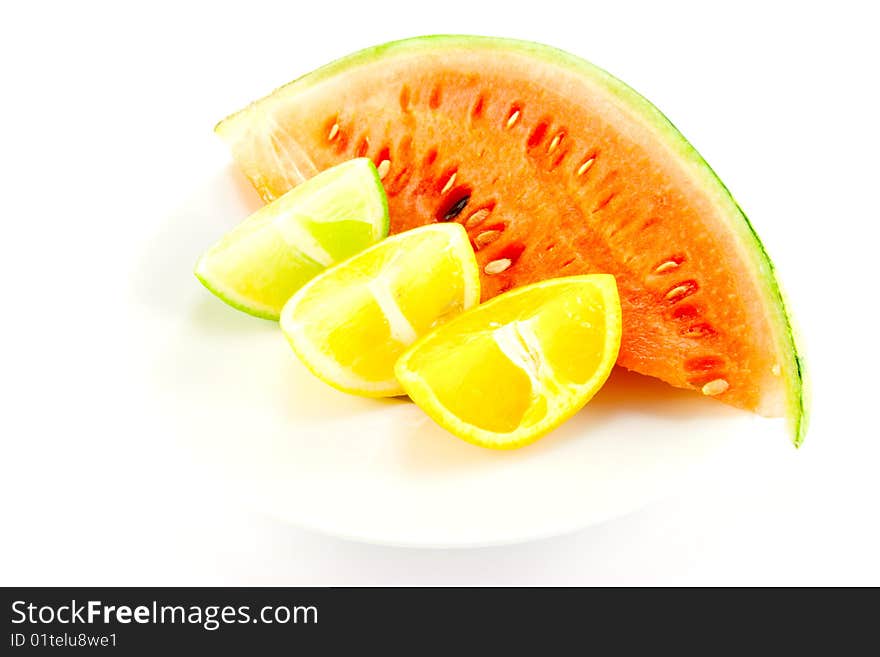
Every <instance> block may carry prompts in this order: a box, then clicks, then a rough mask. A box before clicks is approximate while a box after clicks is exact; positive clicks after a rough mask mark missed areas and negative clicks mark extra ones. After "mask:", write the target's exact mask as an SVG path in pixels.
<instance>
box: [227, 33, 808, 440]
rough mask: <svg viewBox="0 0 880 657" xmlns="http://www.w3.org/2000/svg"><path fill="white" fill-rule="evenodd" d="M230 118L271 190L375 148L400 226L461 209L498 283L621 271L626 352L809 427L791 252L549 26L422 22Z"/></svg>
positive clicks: (234, 136)
mask: <svg viewBox="0 0 880 657" xmlns="http://www.w3.org/2000/svg"><path fill="white" fill-rule="evenodd" d="M217 132H218V133H219V134H220V135H221V137H223V138H224V139H225V140H226V141H227V142H228V143H229V145H230V147H231V148H232V152H233V155H234V157H235V159H236V161H237V163H238V165H239V166H240V168H241V169H242V171H243V172H244V173H245V174H246V175H247V176H248V177H249V178H250V180H251V181H252V182H253V184H254V186H255V187H256V189H257V190H258V192H259V193H260V195H261V196H262V198H263V199H264V200H265V201H267V202H268V201H270V200H272V199H275V198H277V197H278V196H280V195H281V194H283V193H284V192H285V191H287V190H288V189H290V188H291V187H292V186H294V185H296V184H298V183H299V182H301V181H303V180H305V179H306V178H308V177H310V176H312V175H314V174H315V173H317V172H318V171H321V170H323V169H326V168H327V167H330V166H332V165H334V164H338V163H339V162H342V161H344V160H348V159H350V158H353V157H358V156H367V157H370V158H372V159H373V160H374V162H375V163H376V166H377V167H378V168H379V171H380V174H381V175H382V178H383V184H384V186H385V190H386V192H387V195H388V204H389V212H390V217H391V230H392V232H400V231H402V230H406V229H409V228H413V227H415V226H419V225H422V224H426V223H431V222H438V221H458V222H461V223H462V224H464V226H465V227H466V228H467V229H468V232H469V234H470V236H471V240H472V244H473V246H474V249H475V251H476V254H477V259H478V261H479V263H480V266H481V268H482V271H483V274H482V280H481V282H482V287H483V298H484V299H486V298H489V297H492V296H495V295H497V294H499V293H501V292H504V291H505V290H508V289H510V288H512V287H516V286H519V285H523V284H527V283H531V282H534V281H538V280H542V279H546V278H551V277H555V276H564V275H574V274H585V273H597V272H606V273H612V274H614V275H615V277H616V279H617V283H618V286H619V289H620V296H621V303H622V307H623V340H622V344H621V349H620V356H619V359H618V364H619V365H622V366H623V367H626V368H628V369H631V370H634V371H636V372H640V373H642V374H646V375H649V376H654V377H657V378H660V379H662V380H664V381H666V382H668V383H670V384H672V385H674V386H678V387H681V388H690V389H693V390H696V391H698V392H702V393H703V394H705V395H709V396H713V397H717V398H718V399H720V400H722V401H725V402H727V403H729V404H732V405H735V406H738V407H741V408H746V409H750V410H754V411H757V412H759V413H762V414H765V415H773V416H779V415H786V416H788V417H789V419H790V421H791V424H792V428H793V435H794V440H795V443H799V442H800V440H801V438H802V436H803V433H804V430H805V421H804V402H803V381H802V372H801V364H800V361H799V359H798V356H797V352H796V348H795V343H794V339H793V337H792V333H791V329H790V324H789V320H788V317H787V314H786V310H785V307H784V304H783V300H782V296H781V294H780V292H779V288H778V285H777V282H776V279H775V276H774V272H773V267H772V265H771V263H770V261H769V259H768V257H767V255H766V253H765V251H764V249H763V247H762V245H761V243H760V241H759V240H758V238H757V236H756V234H755V233H754V231H753V230H752V227H751V225H750V224H749V223H748V220H747V219H746V218H745V216H744V215H743V213H742V211H741V210H740V208H739V207H738V206H737V204H736V203H735V201H734V200H733V199H732V197H731V196H730V194H729V193H728V191H727V189H726V188H725V187H724V186H723V185H722V184H721V182H720V181H719V180H718V178H717V177H716V176H715V175H714V173H713V172H712V170H711V169H710V168H709V167H708V165H707V164H706V163H705V162H704V161H703V159H702V158H701V157H700V156H699V154H698V153H697V152H696V151H695V150H694V149H693V147H692V146H691V145H690V144H689V143H688V142H687V141H686V140H685V139H684V138H683V137H682V136H681V134H680V133H679V132H678V131H677V130H676V129H675V128H674V127H673V126H672V124H671V123H669V121H668V120H667V119H666V118H665V117H664V116H663V115H662V114H661V113H660V112H659V111H658V110H657V109H656V108H654V106H653V105H651V104H650V103H649V102H648V101H646V100H645V99H644V98H642V97H641V96H639V95H638V94H637V93H636V92H634V91H633V90H632V89H630V88H629V87H627V86H626V85H624V84H623V83H622V82H620V81H619V80H617V79H616V78H613V77H612V76H610V75H609V74H607V73H605V72H604V71H602V70H601V69H598V68H596V67H594V66H592V65H591V64H589V63H587V62H585V61H583V60H580V59H578V58H576V57H574V56H572V55H569V54H567V53H564V52H561V51H558V50H555V49H552V48H549V47H546V46H540V45H537V44H533V43H528V42H521V41H511V40H504V39H492V38H482V37H455V36H440V37H424V38H417V39H409V40H406V41H400V42H394V43H391V44H386V45H383V46H378V47H376V48H372V49H369V50H365V51H362V52H360V53H357V54H354V55H351V56H349V57H347V58H345V59H342V60H339V61H337V62H334V63H332V64H330V65H328V66H326V67H324V68H322V69H318V70H317V71H315V72H313V73H311V74H309V75H306V76H305V77H302V78H300V79H298V80H296V81H294V82H292V83H290V84H288V85H286V86H284V87H281V88H280V89H278V90H276V91H275V92H274V93H272V94H271V95H269V96H267V97H265V98H263V99H261V100H259V101H257V102H255V103H252V104H251V105H249V106H248V107H246V108H245V109H243V110H241V111H240V112H238V113H236V114H234V115H232V116H230V117H229V118H227V119H225V120H224V121H222V122H221V123H220V124H219V125H218V126H217Z"/></svg>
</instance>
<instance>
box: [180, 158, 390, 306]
mask: <svg viewBox="0 0 880 657" xmlns="http://www.w3.org/2000/svg"><path fill="white" fill-rule="evenodd" d="M386 235H388V203H387V200H386V198H385V191H384V190H383V188H382V182H381V181H380V179H379V174H378V172H377V171H376V167H375V165H374V164H373V163H372V161H371V160H369V159H367V158H356V159H354V160H349V161H348V162H344V163H342V164H339V165H337V166H335V167H332V168H330V169H327V170H326V171H323V172H321V173H319V174H318V175H317V176H315V177H314V178H311V179H309V180H307V181H306V182H304V183H302V184H301V185H298V186H296V187H294V188H293V189H292V190H290V191H289V192H287V193H286V194H284V195H283V196H281V197H279V198H278V199H277V200H275V201H273V202H272V203H270V204H269V205H266V206H265V207H263V208H260V209H259V210H257V211H256V212H255V213H254V214H252V215H251V216H250V217H248V218H247V219H245V220H244V222H242V223H241V224H239V225H238V226H236V227H235V228H234V229H233V230H232V231H230V232H229V233H228V234H227V235H226V236H225V237H223V239H221V240H220V241H219V242H218V243H217V244H215V245H214V246H212V247H211V248H210V249H208V250H207V251H206V252H205V254H204V255H202V257H201V258H200V259H199V261H198V263H197V264H196V268H195V274H196V276H197V277H198V279H199V280H200V281H201V282H202V283H203V284H204V285H205V287H207V288H208V289H209V290H210V291H211V292H213V293H214V294H216V295H217V296H218V297H220V298H221V299H222V300H223V301H225V302H226V303H228V304H229V305H230V306H233V307H234V308H238V309H239V310H243V311H244V312H246V313H250V314H251V315H256V316H258V317H265V318H266V319H278V317H279V314H280V312H281V309H282V308H283V307H284V304H285V303H286V302H287V300H288V299H289V298H290V297H291V295H292V294H293V293H294V292H296V290H298V289H299V288H300V287H302V285H303V284H304V283H305V282H306V281H308V280H310V279H312V278H313V277H314V276H316V275H317V274H318V273H320V272H321V271H323V270H324V269H325V268H327V267H328V266H330V265H332V264H334V263H336V262H339V261H341V260H344V259H345V258H347V257H349V256H351V255H354V254H355V253H358V252H359V251H362V250H363V249H365V248H366V247H368V246H371V245H372V244H375V243H376V242H378V241H379V240H381V239H382V238H384V237H385V236H386Z"/></svg>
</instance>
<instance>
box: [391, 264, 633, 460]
mask: <svg viewBox="0 0 880 657" xmlns="http://www.w3.org/2000/svg"><path fill="white" fill-rule="evenodd" d="M620 320H621V317H620V300H619V298H618V294H617V285H616V283H615V280H614V277H613V276H611V275H608V274H592V275H585V276H569V277H565V278H556V279H551V280H547V281H543V282H540V283H535V284H533V285H528V286H526V287H521V288H518V289H516V290H513V291H511V292H506V293H504V294H502V295H500V296H498V297H495V298H494V299H492V300H491V301H488V302H486V303H484V304H483V305H481V306H479V307H477V308H475V309H473V310H471V311H469V312H467V313H464V314H462V315H460V316H459V317H457V318H455V319H454V320H452V321H450V322H449V323H447V324H445V325H443V326H441V327H440V328H438V329H436V330H434V331H432V332H431V333H429V334H428V335H426V336H425V337H423V338H422V339H420V340H419V341H418V342H416V343H415V344H413V346H412V347H410V349H408V350H407V351H406V353H404V354H403V356H401V358H400V360H399V361H398V362H397V366H396V368H395V371H396V374H397V378H398V380H399V381H400V383H401V384H402V385H403V388H404V389H405V390H406V392H407V394H409V396H410V397H411V398H412V400H413V401H414V402H416V403H417V404H418V405H419V406H420V407H421V408H422V409H424V411H425V412H426V413H427V414H428V415H429V416H431V418H433V419H434V421H436V422H437V423H438V424H440V425H441V426H443V427H444V428H446V429H448V430H449V431H451V432H452V433H453V434H455V435H456V436H458V437H459V438H462V439H464V440H466V441H468V442H471V443H474V444H475V445H480V446H482V447H490V448H493V449H513V448H516V447H522V446H523V445H527V444H529V443H531V442H534V441H535V440H537V439H538V438H540V437H541V436H543V435H544V434H546V433H547V432H548V431H550V430H551V429H553V428H555V427H556V426H558V425H559V424H560V423H562V422H563V421H564V420H566V419H567V418H569V417H571V416H572V415H573V414H574V413H575V412H576V411H578V410H579V409H580V408H582V407H583V406H584V404H586V403H587V402H588V401H589V400H590V399H591V398H592V396H593V395H594V394H595V393H596V391H597V390H599V388H601V387H602V384H603V383H604V382H605V380H606V379H607V378H608V375H609V373H610V372H611V368H612V367H613V366H614V362H615V360H616V359H617V352H618V349H619V348H620V333H621V322H620Z"/></svg>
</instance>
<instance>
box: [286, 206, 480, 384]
mask: <svg viewBox="0 0 880 657" xmlns="http://www.w3.org/2000/svg"><path fill="white" fill-rule="evenodd" d="M479 300H480V276H479V269H478V266H477V261H476V258H475V256H474V252H473V249H472V248H471V245H470V241H469V239H468V236H467V232H466V231H465V230H464V228H463V227H462V226H461V224H457V223H448V224H433V225H428V226H423V227H421V228H415V229H413V230H410V231H407V232H404V233H400V234H398V235H394V236H393V237H389V238H388V239H386V240H384V241H382V242H380V243H379V244H377V245H375V246H373V247H371V248H369V249H367V250H366V251H363V252H362V253H359V254H358V255H356V256H354V257H352V258H349V259H348V260H346V261H344V262H342V263H341V264H339V265H336V266H335V267H332V268H330V269H328V270H327V271H325V272H324V273H322V274H320V275H318V276H317V277H315V278H314V279H312V280H311V281H310V282H309V283H307V284H306V285H305V286H303V287H302V288H301V289H300V290H299V291H298V292H297V293H296V294H294V295H293V297H292V298H291V299H290V301H288V303H287V305H286V306H284V310H283V311H282V313H281V329H282V330H283V331H284V334H285V336H286V337H287V339H288V341H289V342H290V344H291V347H292V348H293V350H294V352H295V353H296V354H297V356H299V358H300V360H302V361H303V363H304V364H305V365H306V367H308V368H309V369H310V370H311V371H312V373H313V374H315V376H317V377H318V378H320V379H322V380H323V381H325V382H326V383H328V384H330V385H331V386H333V387H335V388H337V389H339V390H342V391H344V392H350V393H353V394H359V395H364V396H368V397H388V396H394V395H400V394H403V388H402V387H401V386H400V384H399V383H398V381H397V378H396V377H395V375H394V364H395V362H396V361H397V359H398V357H399V356H400V355H401V354H402V353H403V352H404V351H405V350H406V349H407V347H409V345H411V344H412V343H413V342H415V341H416V340H417V339H418V338H419V336H421V335H424V334H425V333H428V332H429V331H431V330H432V329H434V328H435V327H437V326H439V325H441V324H442V323H444V322H446V321H447V320H449V319H451V318H452V317H455V316H456V315H458V314H459V313H461V312H463V311H465V310H467V309H468V308H471V307H472V306H474V305H476V304H477V303H478V302H479Z"/></svg>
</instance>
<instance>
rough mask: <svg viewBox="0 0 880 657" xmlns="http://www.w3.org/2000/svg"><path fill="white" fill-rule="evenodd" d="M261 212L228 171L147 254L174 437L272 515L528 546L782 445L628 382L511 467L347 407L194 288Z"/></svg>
mask: <svg viewBox="0 0 880 657" xmlns="http://www.w3.org/2000/svg"><path fill="white" fill-rule="evenodd" d="M257 205H258V203H257V201H256V198H255V195H254V194H253V193H252V192H251V191H250V190H249V189H248V187H247V184H246V183H245V182H244V181H243V180H242V178H241V177H240V176H239V175H238V174H237V173H235V172H234V171H233V169H232V168H231V167H225V168H223V169H221V170H219V171H218V172H217V173H216V174H215V175H214V176H213V177H211V178H210V179H209V180H208V181H207V183H206V184H205V185H204V186H203V187H202V188H201V189H199V190H198V192H197V193H196V194H195V195H194V196H193V197H192V198H191V199H190V200H189V201H188V202H186V203H184V204H183V205H182V206H181V207H179V208H178V209H177V210H175V211H174V212H173V213H171V215H170V216H169V217H168V219H167V221H166V223H165V225H164V226H163V227H162V230H161V231H160V232H159V233H158V234H157V235H156V237H155V239H154V240H153V241H152V242H151V243H150V244H149V245H148V247H147V251H146V253H145V254H144V256H143V261H142V263H141V276H140V280H141V283H140V285H141V288H142V289H141V290H140V292H141V298H142V299H143V300H145V301H147V302H148V303H149V304H151V305H152V315H153V318H154V319H153V321H154V322H155V327H154V328H153V331H154V334H155V332H156V331H158V332H159V333H160V334H161V335H162V338H161V341H160V342H159V343H158V344H159V347H158V351H157V353H156V354H155V357H154V358H153V360H154V363H153V366H152V372H151V375H150V376H151V377H152V384H153V385H154V386H155V392H156V398H157V399H159V400H160V404H161V405H162V409H161V412H162V413H163V414H164V415H165V417H167V418H169V419H170V420H169V431H171V432H172V433H173V434H174V437H175V439H176V440H177V443H178V446H179V447H180V449H182V450H186V451H187V452H189V454H188V456H190V457H194V458H195V459H196V461H197V462H199V463H201V464H204V465H207V466H208V467H210V468H211V469H212V470H213V472H214V473H215V474H217V475H219V476H220V477H222V481H223V482H224V486H226V487H228V490H229V491H230V492H232V493H233V494H234V495H236V496H238V497H240V498H241V499H244V500H246V501H247V503H248V504H250V505H253V507H254V508H255V509H257V510H259V511H261V512H265V513H268V514H271V515H273V516H276V517H278V518H283V519H285V520H287V521H289V522H291V523H295V524H296V525H300V526H303V527H307V528H312V529H314V530H318V531H321V532H325V533H328V534H332V535H336V536H341V537H346V538H351V539H356V540H362V541H369V542H375V543H385V544H395V545H408V546H424V547H465V546H476V545H489V544H498V543H511V542H518V541H526V540H530V539H536V538H540V537H547V536H552V535H556V534H561V533H565V532H568V531H572V530H574V529H577V528H581V527H585V526H587V525H591V524H594V523H597V522H601V521H603V520H607V519H609V518H613V517H616V516H619V515H622V514H624V513H627V512H630V511H632V510H634V509H636V508H639V507H641V506H643V505H645V504H647V503H648V502H650V501H652V500H654V499H657V498H658V496H660V495H662V494H664V493H665V492H668V491H669V490H670V488H671V486H672V485H674V484H676V483H679V482H681V480H682V478H683V477H685V476H686V475H688V474H689V473H691V472H693V469H694V466H698V465H700V464H703V463H705V462H706V461H707V459H708V458H709V457H710V456H712V455H713V454H715V453H717V452H718V450H719V449H720V448H722V447H723V446H724V445H727V444H730V441H731V440H733V439H736V438H739V439H741V438H742V437H743V436H744V435H746V434H748V435H749V436H750V437H751V438H753V439H755V438H756V437H759V438H760V436H761V435H762V434H764V433H769V434H772V436H768V437H767V440H770V441H780V440H784V437H783V435H782V432H781V430H780V426H779V423H778V422H776V421H770V420H764V419H761V418H757V417H754V416H752V415H750V414H747V413H743V412H739V411H736V410H734V409H731V408H728V407H726V406H724V405H723V404H720V403H718V402H715V401H713V400H709V399H704V398H702V397H701V396H699V395H697V394H693V393H689V392H684V391H679V390H675V389H672V388H670V387H668V386H666V385H664V384H662V383H660V382H657V381H654V380H651V379H647V378H644V377H640V376H638V375H634V374H630V373H627V372H624V371H620V370H618V371H616V372H615V373H614V374H613V375H612V377H611V379H610V380H609V382H608V384H607V385H606V386H605V387H604V388H603V390H601V391H600V392H599V394H598V395H597V396H596V397H595V398H594V400H593V401H592V402H591V403H590V404H589V405H588V406H587V407H586V408H585V409H584V410H583V411H581V412H580V413H579V414H578V415H576V416H575V418H573V419H572V420H570V421H569V422H567V423H566V424H565V425H563V426H562V427H560V428H559V429H557V430H556V431H554V432H553V433H551V434H550V435H549V436H547V437H545V438H544V439H542V440H541V441H539V442H538V443H536V444H534V445H531V446H529V447H526V448H523V449H520V450H516V451H513V452H495V451H490V450H485V449H481V448H478V447H474V446H472V445H470V444H467V443H465V442H463V441H461V440H459V439H457V438H455V437H453V436H452V435H451V434H449V433H447V432H446V431H445V430H443V429H441V428H440V427H438V426H436V425H435V424H433V423H432V422H431V420H429V419H428V418H427V417H426V416H425V415H423V414H422V413H421V411H420V410H419V409H418V408H417V407H416V406H414V405H413V404H412V403H410V402H409V401H406V400H402V399H392V400H370V399H362V398H358V397H352V396H348V395H345V394H343V393H340V392H337V391H335V390H333V389H331V388H330V387H328V386H326V385H325V384H323V383H321V382H320V381H318V380H317V379H315V378H313V377H312V376H311V375H310V374H309V373H308V372H307V371H306V370H305V368H303V367H302V366H301V365H300V364H299V363H298V362H297V360H296V359H295V357H294V356H293V354H292V352H291V351H290V349H289V348H288V346H287V344H286V342H285V340H284V338H283V336H282V335H281V333H280V331H279V330H278V327H277V325H275V324H274V323H271V322H267V321H264V320H260V319H256V318H252V317H250V316H247V315H244V314H242V313H239V312H237V311H235V310H233V309H232V308H229V307H227V306H225V305H224V304H223V303H221V302H220V301H219V300H217V299H215V298H214V297H213V296H212V295H211V294H210V293H208V291H207V290H205V289H203V288H202V287H201V286H200V285H199V283H198V282H197V281H196V279H195V277H194V276H193V275H192V273H191V269H192V265H193V263H194V262H195V259H196V258H197V257H198V255H199V253H200V252H201V251H202V250H203V249H204V248H205V247H206V246H208V245H209V244H211V243H212V242H213V240H215V239H216V238H217V237H219V236H220V235H221V234H222V233H223V232H225V231H226V230H227V229H228V228H229V227H231V226H232V225H234V224H235V223H236V222H237V221H239V220H241V219H242V218H243V217H245V216H246V215H247V214H248V213H249V212H250V211H251V210H253V209H254V208H255V207H257ZM749 442H751V443H752V444H754V441H749Z"/></svg>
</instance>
